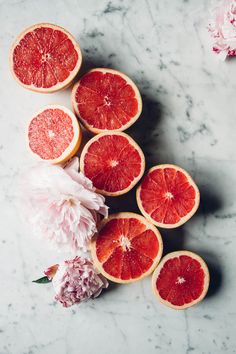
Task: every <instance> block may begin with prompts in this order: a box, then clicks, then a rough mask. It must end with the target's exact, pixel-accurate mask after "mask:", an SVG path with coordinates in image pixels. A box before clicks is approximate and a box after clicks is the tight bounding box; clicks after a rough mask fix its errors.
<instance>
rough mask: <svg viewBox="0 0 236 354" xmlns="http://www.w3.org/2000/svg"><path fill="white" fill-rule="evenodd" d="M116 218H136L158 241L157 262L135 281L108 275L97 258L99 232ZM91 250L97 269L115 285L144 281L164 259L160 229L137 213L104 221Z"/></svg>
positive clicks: (100, 225) (110, 217)
mask: <svg viewBox="0 0 236 354" xmlns="http://www.w3.org/2000/svg"><path fill="white" fill-rule="evenodd" d="M116 218H136V219H138V220H140V221H141V222H142V223H144V224H145V225H146V226H147V229H151V230H152V231H153V232H154V233H155V235H156V237H157V240H158V246H159V247H158V254H157V256H156V258H155V260H154V261H153V264H152V266H151V267H150V268H149V270H148V271H147V272H145V273H143V274H142V275H141V276H140V277H138V278H135V279H129V280H124V279H119V278H115V277H113V276H112V275H110V274H108V273H107V272H106V271H105V270H104V269H103V266H102V264H101V262H100V261H99V260H98V258H97V253H96V240H97V238H98V237H99V231H100V230H101V229H102V228H103V226H105V225H106V224H107V223H108V222H109V221H110V220H112V219H116ZM90 249H91V255H92V259H93V262H94V264H95V267H96V268H97V269H98V270H99V271H100V272H101V274H102V275H104V277H106V278H107V279H109V280H111V281H112V282H114V283H119V284H129V283H134V282H136V281H138V280H140V279H143V278H145V277H147V276H148V275H150V274H151V273H152V272H153V271H154V269H155V268H156V267H157V265H158V263H159V262H160V259H161V257H162V253H163V241H162V237H161V234H160V232H159V231H158V229H157V228H156V227H155V226H154V225H152V224H151V223H149V222H148V221H147V220H146V219H145V218H144V217H143V216H142V215H139V214H136V213H132V212H120V213H115V214H111V215H110V216H109V217H108V218H106V219H103V220H102V221H101V222H100V224H99V226H98V233H97V234H96V235H95V236H94V237H93V239H92V242H91V245H90Z"/></svg>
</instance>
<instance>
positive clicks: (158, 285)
mask: <svg viewBox="0 0 236 354" xmlns="http://www.w3.org/2000/svg"><path fill="white" fill-rule="evenodd" d="M209 282H210V275H209V270H208V267H207V265H206V263H205V262H204V260H203V259H202V258H201V257H200V256H198V255H197V254H195V253H193V252H189V251H177V252H172V253H169V254H167V255H166V256H165V257H163V259H162V260H161V262H160V264H159V265H158V266H157V268H156V270H155V271H154V273H153V276H152V288H153V291H154V294H155V295H156V296H157V298H158V300H159V301H161V302H162V303H163V304H165V305H167V306H169V307H172V308H174V309H180V310H181V309H185V308H187V307H191V306H193V305H195V304H196V303H198V302H199V301H201V300H202V299H203V298H204V297H205V295H206V294H207V291H208V287H209Z"/></svg>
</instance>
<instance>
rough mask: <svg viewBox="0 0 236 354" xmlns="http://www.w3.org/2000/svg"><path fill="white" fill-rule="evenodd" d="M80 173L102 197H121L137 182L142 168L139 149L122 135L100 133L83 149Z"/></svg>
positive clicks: (142, 156) (125, 135) (132, 141)
mask: <svg viewBox="0 0 236 354" xmlns="http://www.w3.org/2000/svg"><path fill="white" fill-rule="evenodd" d="M80 167H81V171H82V172H83V173H84V174H85V176H86V177H88V178H89V179H91V180H92V182H93V185H94V186H95V187H96V189H97V190H98V191H99V192H100V193H101V194H104V195H111V196H115V195H121V194H124V193H126V192H128V191H129V190H130V189H131V188H133V186H134V185H135V184H136V183H137V182H138V181H139V180H140V178H141V177H142V175H143V172H144V168H145V160H144V155H143V152H142V150H141V149H140V147H139V146H138V145H137V144H136V143H135V141H134V140H133V139H131V138H130V137H129V136H128V135H127V134H125V133H119V132H116V133H114V132H110V133H102V134H99V135H97V136H95V137H94V138H92V139H91V140H89V142H88V143H87V144H86V145H85V147H84V149H83V151H82V154H81V159H80Z"/></svg>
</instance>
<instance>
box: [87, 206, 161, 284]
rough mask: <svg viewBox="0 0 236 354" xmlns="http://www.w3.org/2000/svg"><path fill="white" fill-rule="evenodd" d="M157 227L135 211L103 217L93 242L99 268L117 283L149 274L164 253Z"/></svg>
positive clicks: (94, 255) (92, 249)
mask: <svg viewBox="0 0 236 354" xmlns="http://www.w3.org/2000/svg"><path fill="white" fill-rule="evenodd" d="M162 250H163V245H162V238H161V235H160V233H159V231H158V230H157V228H156V227H155V226H154V225H152V224H151V223H149V222H148V221H147V220H146V219H145V218H144V217H143V216H141V215H138V214H135V213H125V212H124V213H117V214H112V215H110V216H109V217H108V218H107V219H103V220H102V221H101V223H100V226H99V231H98V233H97V235H96V236H95V237H94V238H93V240H92V243H91V252H92V257H93V260H94V263H95V265H96V267H97V268H98V269H99V271H100V272H101V273H102V274H103V275H104V276H105V277H106V278H108V279H110V280H112V281H114V282H116V283H131V282H134V281H137V280H139V279H141V278H143V277H146V276H147V275H149V274H150V273H151V272H152V271H153V270H154V269H155V267H156V266H157V264H158V262H159V261H160V259H161V256H162Z"/></svg>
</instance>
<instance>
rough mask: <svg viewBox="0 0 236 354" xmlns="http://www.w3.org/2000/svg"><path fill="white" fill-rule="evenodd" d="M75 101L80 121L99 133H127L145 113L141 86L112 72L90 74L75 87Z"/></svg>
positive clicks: (101, 71)
mask: <svg viewBox="0 0 236 354" xmlns="http://www.w3.org/2000/svg"><path fill="white" fill-rule="evenodd" d="M71 98H72V105H73V107H74V110H75V112H76V114H77V115H78V117H79V119H80V120H81V122H82V123H83V125H84V126H85V127H86V128H87V129H88V130H90V131H91V132H93V133H95V134H97V133H101V132H104V131H107V130H109V131H110V130H113V131H123V130H125V129H127V128H129V127H130V126H131V125H132V124H133V123H134V122H135V121H136V120H137V119H138V117H139V115H140V113H141V111H142V99H141V96H140V93H139V90H138V88H137V86H136V85H135V84H134V82H133V81H132V80H131V79H130V78H129V77H128V76H126V75H125V74H123V73H121V72H119V71H117V70H112V69H106V68H98V69H93V70H91V71H89V72H88V73H87V74H85V75H84V76H83V77H82V78H81V79H80V80H79V82H78V83H77V84H75V86H74V88H73V90H72V96H71Z"/></svg>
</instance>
